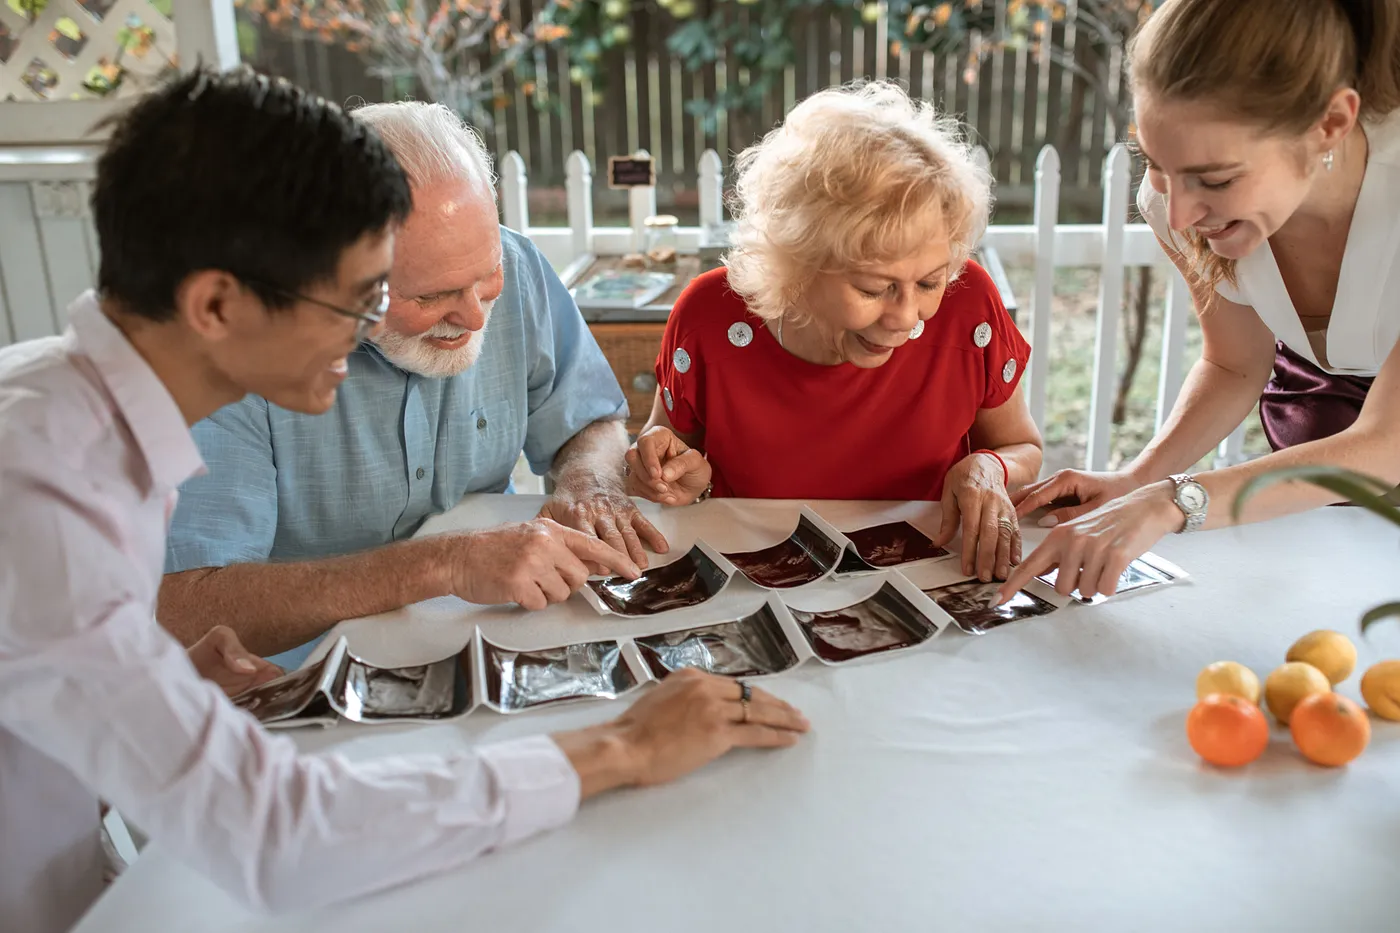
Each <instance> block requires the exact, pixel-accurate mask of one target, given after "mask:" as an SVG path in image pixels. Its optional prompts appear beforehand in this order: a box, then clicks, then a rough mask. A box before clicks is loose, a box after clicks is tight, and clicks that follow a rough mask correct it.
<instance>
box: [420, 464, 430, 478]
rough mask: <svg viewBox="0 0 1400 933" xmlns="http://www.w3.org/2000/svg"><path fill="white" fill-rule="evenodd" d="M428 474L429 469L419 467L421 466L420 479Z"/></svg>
mask: <svg viewBox="0 0 1400 933" xmlns="http://www.w3.org/2000/svg"><path fill="white" fill-rule="evenodd" d="M427 475H428V471H427V470H425V469H423V468H422V467H419V468H418V478H419V479H422V478H423V477H425V476H427Z"/></svg>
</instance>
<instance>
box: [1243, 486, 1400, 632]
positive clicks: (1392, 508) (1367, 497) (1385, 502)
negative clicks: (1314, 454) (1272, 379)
mask: <svg viewBox="0 0 1400 933" xmlns="http://www.w3.org/2000/svg"><path fill="white" fill-rule="evenodd" d="M1291 482H1302V483H1311V484H1312V485H1314V486H1319V487H1321V488H1322V489H1326V490H1327V491H1328V492H1332V493H1336V494H1337V495H1339V496H1341V497H1343V498H1344V499H1346V500H1348V501H1349V502H1352V503H1354V504H1356V505H1359V506H1361V507H1362V508H1364V509H1366V510H1367V511H1369V512H1372V513H1374V514H1376V515H1379V516H1380V517H1381V518H1384V519H1385V520H1386V521H1388V522H1390V523H1391V524H1393V525H1396V526H1400V505H1396V504H1395V503H1394V502H1392V501H1390V498H1389V496H1390V495H1391V493H1392V492H1393V490H1392V488H1391V486H1390V485H1389V484H1387V483H1385V482H1382V481H1381V480H1378V479H1376V478H1375V477H1374V476H1366V475H1365V474H1363V473H1356V472H1354V471H1352V470H1344V469H1342V468H1341V467H1331V466H1301V467H1289V468H1287V469H1282V470H1273V471H1271V472H1269V473H1265V474H1264V475H1262V476H1257V477H1255V478H1254V479H1252V480H1250V481H1249V482H1248V483H1247V484H1245V487H1244V488H1243V489H1241V490H1240V492H1239V495H1237V496H1236V497H1235V503H1234V508H1233V510H1232V514H1233V516H1234V519H1235V521H1239V519H1240V515H1241V514H1242V512H1243V510H1244V506H1245V503H1246V502H1248V501H1249V500H1250V499H1251V498H1252V497H1254V496H1255V495H1257V494H1258V493H1259V492H1260V491H1261V490H1264V489H1267V488H1269V487H1270V486H1273V485H1276V484H1278V483H1291ZM1393 616H1400V602H1393V603H1385V604H1383V605H1380V606H1377V607H1375V608H1374V609H1372V610H1371V611H1370V612H1367V613H1366V614H1365V615H1364V616H1362V617H1361V631H1362V633H1363V634H1364V633H1365V631H1366V629H1368V628H1370V627H1371V626H1372V625H1374V624H1375V623H1376V622H1379V621H1380V620H1381V619H1385V618H1390V617H1393Z"/></svg>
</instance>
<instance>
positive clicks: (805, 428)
mask: <svg viewBox="0 0 1400 933" xmlns="http://www.w3.org/2000/svg"><path fill="white" fill-rule="evenodd" d="M914 333H916V334H917V336H912V335H911V339H910V340H909V341H907V342H906V343H905V344H904V345H903V346H902V347H900V348H899V349H898V350H895V351H894V353H893V354H891V356H890V358H889V360H888V361H886V362H885V364H884V365H883V366H880V367H878V368H876V369H861V368H859V367H856V366H853V365H851V364H850V363H841V364H839V365H836V366H823V365H819V364H816V363H809V362H807V361H806V360H802V359H799V358H797V357H795V356H793V355H792V354H790V353H788V352H787V351H786V350H784V349H783V348H782V347H781V346H779V345H778V341H777V339H776V338H775V337H774V336H773V335H772V333H770V332H769V330H768V329H767V328H766V327H765V326H764V325H763V321H762V320H761V319H759V318H758V317H756V316H755V315H754V314H753V313H752V312H750V311H749V309H748V305H747V304H746V303H745V301H744V300H743V299H742V298H741V297H739V296H738V295H737V294H735V293H734V292H733V291H731V290H730V288H729V281H728V277H727V270H725V269H723V268H721V269H714V270H712V271H710V272H707V273H705V274H704V275H701V276H699V277H698V278H696V279H695V280H694V281H693V282H691V284H690V286H689V287H688V288H686V290H685V292H684V293H682V294H681V296H680V298H679V299H678V300H677V301H676V305H675V307H674V308H673V309H672V310H671V315H670V318H669V320H668V321H667V324H666V334H665V337H664V338H663V339H662V344H661V352H660V355H659V356H658V357H657V360H656V378H657V383H658V384H659V386H660V387H661V397H662V402H663V403H664V404H665V406H666V412H667V414H668V415H669V416H670V419H671V424H672V425H674V426H675V428H676V430H677V431H678V432H680V433H682V434H702V435H703V442H702V444H703V448H704V450H705V454H706V456H707V457H708V458H709V461H710V465H711V467H712V469H713V471H714V491H713V495H716V496H740V497H744V498H755V499H898V500H918V499H928V500H937V499H939V498H940V497H941V496H942V494H943V477H944V475H945V474H946V473H947V472H948V469H949V468H950V467H952V466H953V464H955V463H957V462H958V461H959V460H961V459H962V458H963V457H965V456H967V454H968V453H970V452H971V445H970V442H969V438H968V432H969V431H970V430H971V428H972V424H973V419H974V418H976V416H977V412H978V411H979V410H981V409H983V408H997V407H999V406H1000V405H1002V404H1003V403H1004V402H1006V400H1007V399H1008V398H1010V397H1011V394H1012V393H1013V392H1014V391H1015V390H1016V386H1017V384H1018V383H1019V382H1020V379H1021V374H1022V372H1024V370H1025V367H1026V360H1027V359H1029V357H1030V346H1029V345H1028V344H1027V343H1026V341H1025V339H1024V338H1023V337H1022V336H1021V334H1020V332H1019V331H1017V329H1016V325H1015V324H1014V323H1013V322H1012V320H1011V317H1010V315H1008V314H1007V313H1006V308H1005V306H1004V305H1003V304H1002V302H1001V296H1000V295H999V294H998V292H997V289H996V286H995V284H994V283H993V282H992V279H991V277H990V276H989V275H987V273H986V271H985V270H984V269H982V267H980V266H978V265H977V264H976V263H972V262H969V263H968V264H967V266H966V268H965V269H964V270H963V273H962V275H960V276H959V277H958V278H957V280H955V281H954V282H952V283H951V284H950V285H949V286H948V290H947V292H946V293H945V294H944V296H943V301H942V303H941V304H940V305H939V307H938V311H937V313H935V314H934V316H933V317H932V318H930V319H929V320H928V321H927V322H925V323H924V326H923V327H922V328H921V329H920V328H915V331H914Z"/></svg>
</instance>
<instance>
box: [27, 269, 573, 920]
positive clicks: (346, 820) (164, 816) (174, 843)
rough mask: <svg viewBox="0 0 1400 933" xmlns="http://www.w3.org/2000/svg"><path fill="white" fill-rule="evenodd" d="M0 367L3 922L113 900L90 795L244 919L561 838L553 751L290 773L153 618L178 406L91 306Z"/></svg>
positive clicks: (54, 916)
mask: <svg viewBox="0 0 1400 933" xmlns="http://www.w3.org/2000/svg"><path fill="white" fill-rule="evenodd" d="M69 314H70V321H71V325H70V327H69V329H68V331H67V333H65V334H64V335H63V336H62V337H56V338H49V339H45V340H36V341H32V342H29V343H23V344H17V345H14V346H11V347H8V348H5V349H4V350H0V921H3V922H2V923H0V926H3V927H4V928H5V929H6V930H16V931H19V930H23V931H25V933H58V931H62V930H66V929H68V928H69V927H70V926H71V925H72V924H73V923H74V922H76V921H77V919H78V918H79V917H80V916H81V915H82V914H83V912H84V911H85V910H86V909H87V908H88V907H89V906H90V905H91V904H92V902H93V900H94V899H95V898H96V897H97V895H98V894H99V893H100V892H101V887H102V864H103V862H102V853H101V847H100V844H99V820H98V797H99V796H101V797H102V798H104V799H106V800H107V801H109V802H110V803H111V804H112V805H113V806H114V807H116V808H117V809H118V810H119V811H120V812H121V813H123V814H124V815H125V816H127V817H128V818H130V819H131V820H132V821H133V822H135V823H136V824H137V825H139V826H140V827H141V828H142V829H143V830H145V831H146V832H147V833H149V834H150V836H151V838H152V839H153V840H155V841H157V842H159V843H160V844H161V845H163V846H165V847H167V848H169V849H171V850H173V851H175V852H177V853H178V854H179V855H180V856H181V857H182V858H184V859H186V860H187V861H188V862H189V863H190V864H193V865H195V866H196V867H198V868H199V869H200V870H202V871H203V872H205V873H207V874H208V875H209V876H210V877H211V878H213V879H214V880H215V881H216V882H217V883H219V884H220V885H221V886H222V887H224V888H225V889H226V890H228V891H230V892H231V893H233V894H234V895H236V896H238V897H241V898H242V899H244V900H245V901H247V902H250V903H252V904H254V905H257V906H262V907H264V908H268V909H282V908H291V907H311V906H315V905H319V904H325V903H328V902H332V901H337V900H341V899H344V898H349V897H352V896H355V895H359V894H364V893H367V892H370V891H373V890H376V889H380V888H385V887H388V886H390V885H394V884H399V883H402V882H404V881H408V880H410V879H413V878H416V877H419V876H422V875H425V874H429V873H433V872H440V871H443V870H445V869H449V868H452V867H454V866H459V865H461V864H463V863H465V862H467V861H468V860H470V859H472V858H473V857H475V856H477V855H479V854H481V853H482V852H485V851H487V850H489V849H492V848H495V847H497V846H501V845H505V844H508V843H510V842H513V841H516V840H518V839H521V838H523V837H525V836H529V835H531V834H533V833H535V832H538V831H540V830H544V829H548V828H552V827H555V826H559V825H561V824H563V823H565V822H567V821H568V820H569V819H570V818H571V817H572V816H573V814H574V812H575V811H576V809H577V807H578V798H579V784H578V775H577V774H576V773H575V772H574V770H573V768H572V767H571V766H570V765H569V762H568V759H567V758H566V757H565V756H564V754H563V753H562V752H561V751H560V750H559V748H558V746H556V745H555V744H554V743H553V742H552V741H550V740H549V739H548V738H545V737H538V738H531V739H525V740H521V741H515V742H509V743H504V744H499V745H489V746H484V747H481V748H479V749H477V750H476V751H474V752H472V753H468V754H460V755H454V756H450V757H415V758H412V759H405V758H392V759H383V760H379V761H373V762H367V763H354V764H352V763H350V762H348V761H346V760H344V759H343V758H341V757H339V756H336V755H325V756H303V755H299V754H298V753H297V751H296V748H295V747H294V746H293V744H292V742H291V741H290V740H289V739H287V738H286V737H285V736H273V735H271V734H269V733H268V732H267V731H265V730H264V729H263V728H262V727H261V726H259V725H258V723H257V722H256V721H254V720H253V718H252V717H251V716H249V715H247V714H246V713H244V712H242V711H241V710H239V709H237V708H235V707H234V706H233V705H232V704H230V703H229V702H228V700H227V699H226V698H225V697H224V695H223V694H222V693H221V692H220V690H219V689H218V688H217V687H215V686H214V685H213V684H211V683H209V682H208V681H206V680H204V679H202V678H201V677H200V676H199V675H198V674H197V673H196V672H195V670H194V668H193V666H192V665H191V664H190V661H189V658H188V656H187V655H186V653H185V651H184V650H183V649H182V648H181V646H180V645H179V644H178V643H177V642H176V641H175V640H174V639H173V638H171V637H170V636H169V635H168V634H166V632H165V631H164V630H163V629H161V628H160V627H159V626H157V624H156V622H155V603H156V593H157V591H158V589H159V586H160V579H161V571H162V567H163V563H164V560H165V534H166V527H167V523H168V521H169V517H170V513H171V510H172V508H173V506H174V502H175V498H176V489H177V487H178V486H179V485H180V483H181V482H183V481H184V480H186V479H188V478H189V477H191V476H193V475H195V474H196V473H198V472H200V471H201V470H202V469H203V463H202V462H201V460H200V457H199V453H198V451H197V449H196V448H195V445H194V442H193V440H192V439H191V437H190V432H189V429H188V427H187V425H186V424H185V422H184V419H183V418H182V416H181V414H180V411H179V409H178V408H177V407H176V405H175V401H174V399H172V398H171V396H170V394H169V392H167V391H166V389H165V386H164V384H162V383H161V381H160V380H159V379H158V378H157V376H156V374H155V373H154V372H153V371H152V370H151V368H150V367H149V366H148V365H147V364H146V362H145V361H144V360H143V359H142V357H141V356H140V355H139V354H138V353H137V352H136V350H135V349H134V348H133V347H132V345H131V344H130V343H129V342H128V341H127V340H126V338H125V337H124V336H123V334H122V333H121V331H120V330H119V329H118V328H117V327H116V326H114V325H113V324H112V322H111V321H110V320H109V319H108V318H107V317H106V316H105V315H103V313H102V311H101V309H100V307H99V305H98V302H97V299H96V297H95V296H94V295H93V294H92V293H91V292H89V293H87V294H85V295H83V296H82V297H81V298H79V299H78V300H77V301H76V302H74V304H73V305H72V307H71V308H70V309H69Z"/></svg>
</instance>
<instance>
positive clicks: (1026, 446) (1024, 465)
mask: <svg viewBox="0 0 1400 933" xmlns="http://www.w3.org/2000/svg"><path fill="white" fill-rule="evenodd" d="M987 449H988V450H995V451H996V452H997V455H998V456H1000V457H1001V459H1002V461H1003V462H1005V463H1006V473H1007V478H1006V488H1007V489H1019V488H1020V487H1022V486H1025V485H1027V484H1028V483H1033V482H1035V481H1036V479H1037V478H1038V477H1039V476H1040V465H1041V461H1042V459H1043V454H1042V452H1041V449H1040V445H1039V444H1037V443H1032V442H1029V441H1027V442H1023V443H1020V444H1007V445H1005V446H1002V447H989V448H987Z"/></svg>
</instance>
